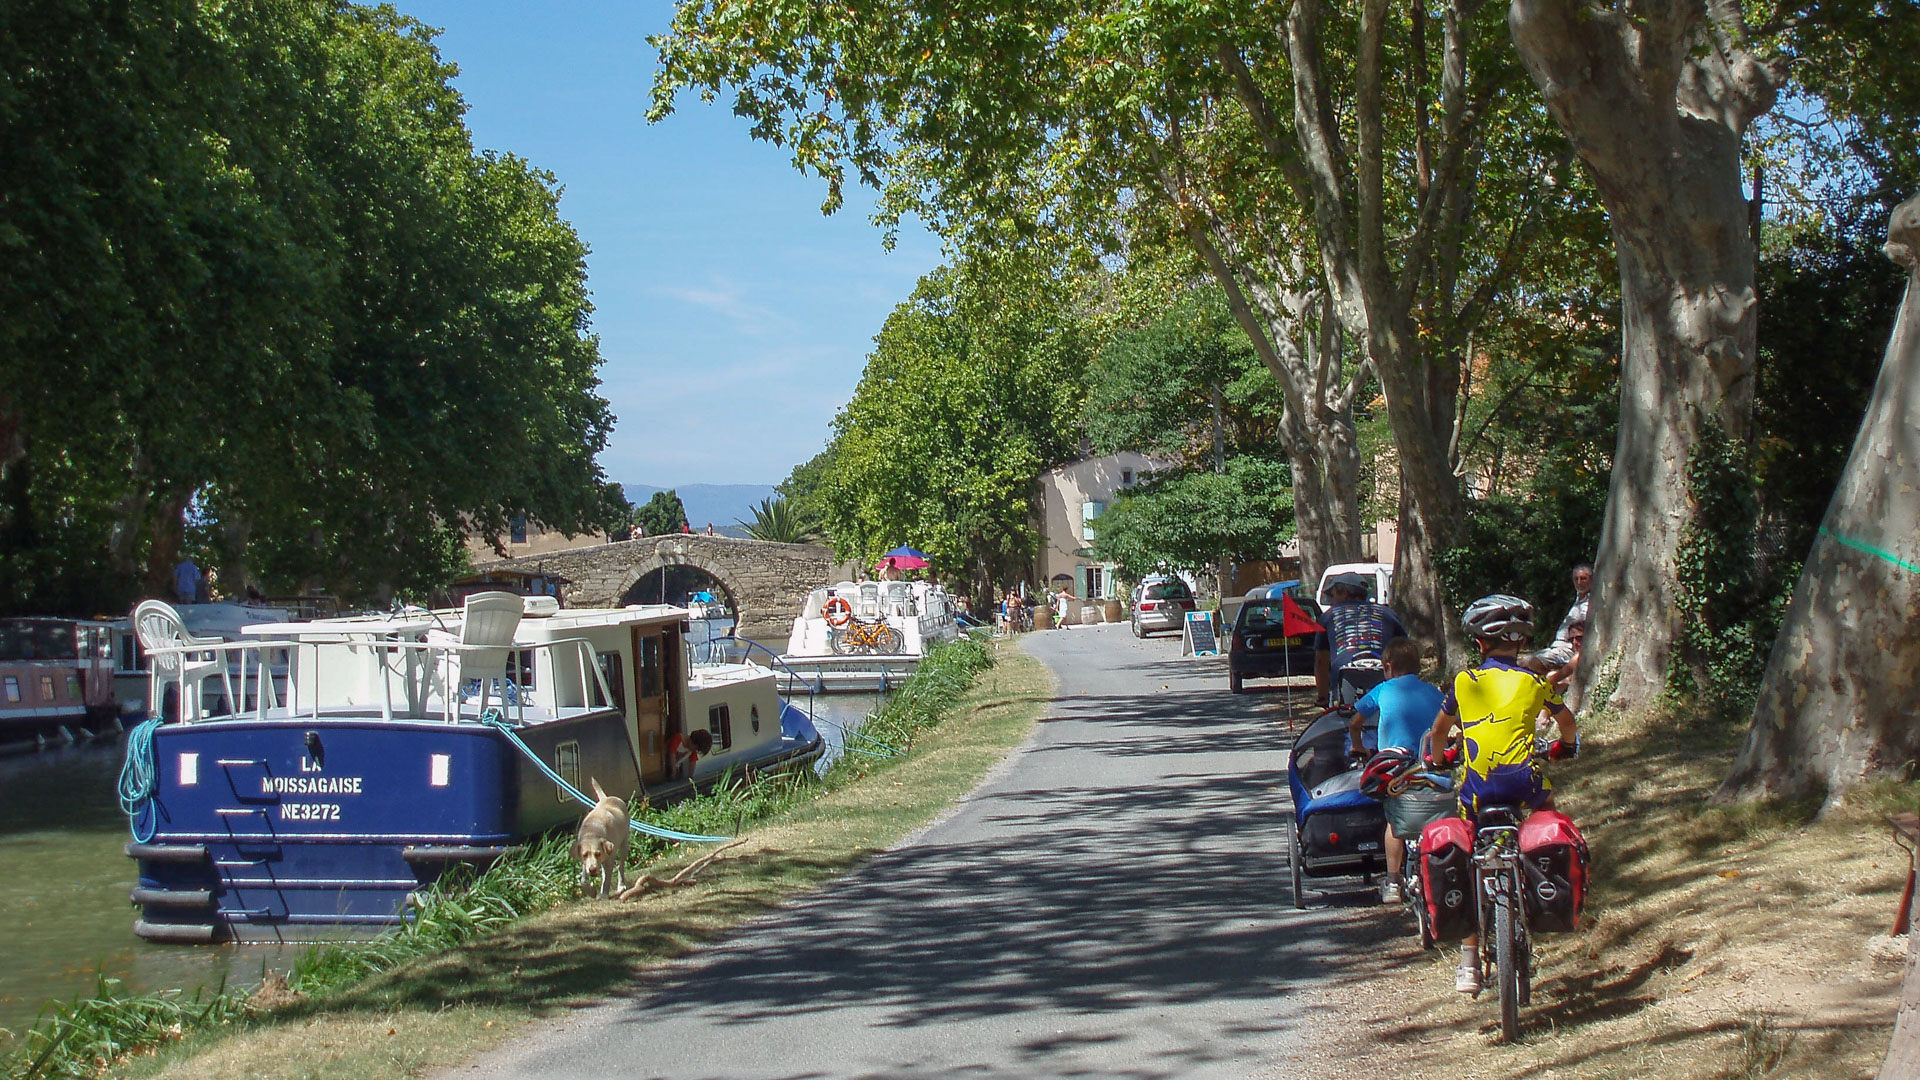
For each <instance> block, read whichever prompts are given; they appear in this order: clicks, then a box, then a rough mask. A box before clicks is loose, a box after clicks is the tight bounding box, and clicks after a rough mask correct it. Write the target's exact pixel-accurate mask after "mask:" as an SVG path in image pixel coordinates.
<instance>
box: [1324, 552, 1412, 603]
mask: <svg viewBox="0 0 1920 1080" xmlns="http://www.w3.org/2000/svg"><path fill="white" fill-rule="evenodd" d="M1342 574H1354V575H1357V576H1359V577H1363V578H1366V579H1367V580H1368V582H1370V584H1369V585H1368V587H1367V599H1369V600H1372V601H1374V602H1375V603H1379V604H1387V605H1391V604H1392V603H1393V564H1392V563H1381V562H1350V563H1337V564H1335V565H1333V566H1329V567H1327V569H1326V572H1325V573H1323V574H1321V575H1320V588H1319V589H1317V590H1315V592H1314V594H1313V595H1314V598H1315V599H1316V600H1318V601H1319V602H1320V610H1322V611H1325V610H1326V609H1327V606H1328V605H1329V604H1331V603H1332V602H1333V599H1332V597H1330V596H1328V595H1327V587H1328V586H1329V585H1331V584H1332V583H1333V579H1334V578H1337V577H1339V576H1340V575H1342Z"/></svg>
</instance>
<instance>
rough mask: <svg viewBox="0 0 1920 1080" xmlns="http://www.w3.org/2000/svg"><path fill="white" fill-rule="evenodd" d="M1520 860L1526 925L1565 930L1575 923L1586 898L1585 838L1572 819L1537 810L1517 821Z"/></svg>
mask: <svg viewBox="0 0 1920 1080" xmlns="http://www.w3.org/2000/svg"><path fill="white" fill-rule="evenodd" d="M1520 863H1521V865H1522V866H1524V867H1525V868H1526V875H1527V892H1526V908H1527V926H1528V928H1529V929H1531V930H1533V931H1534V932H1536V933H1564V932H1566V931H1569V930H1572V929H1574V928H1576V927H1578V926H1579V925H1580V907H1581V905H1582V904H1583V903H1585V902H1586V898H1587V840H1586V837H1584V836H1581V835H1580V830H1579V829H1577V828H1575V827H1574V824H1573V821H1572V819H1571V818H1568V817H1567V815H1565V814H1562V813H1560V812H1559V811H1557V810H1536V811H1534V812H1533V813H1532V814H1530V815H1528V816H1527V820H1525V821H1523V822H1521V823H1520Z"/></svg>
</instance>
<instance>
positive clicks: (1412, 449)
mask: <svg viewBox="0 0 1920 1080" xmlns="http://www.w3.org/2000/svg"><path fill="white" fill-rule="evenodd" d="M657 44H658V45H659V46H660V48H661V55H662V65H661V69H660V75H659V77H658V80H657V82H656V85H655V104H654V110H653V113H654V115H655V116H659V115H661V114H663V113H665V112H666V111H668V110H670V109H671V108H672V106H673V103H674V101H675V99H676V97H677V96H679V95H680V94H681V93H682V92H683V91H694V92H698V93H700V94H702V95H705V96H709V97H713V96H718V95H719V94H721V93H723V92H725V93H730V94H731V95H732V103H733V107H734V109H735V110H736V111H737V112H739V113H741V114H742V115H745V116H747V117H748V118H749V119H750V120H751V121H752V122H753V125H754V127H753V130H754V134H755V135H756V136H757V137H760V138H764V139H770V140H774V141H778V142H781V143H783V144H785V145H787V146H789V147H790V148H791V150H792V153H793V157H794V162H795V164H796V165H797V166H798V167H800V168H801V169H803V170H806V171H809V172H813V173H817V174H819V175H820V176H822V177H824V178H825V180H826V182H827V186H828V197H827V204H826V205H827V208H829V209H831V208H833V207H835V206H837V205H838V204H839V201H840V197H841V189H842V186H843V185H844V183H845V181H846V178H847V176H848V175H849V174H851V175H853V176H854V177H855V178H857V179H858V180H860V181H862V182H866V183H870V184H872V185H874V186H876V187H879V188H881V189H882V190H883V192H884V196H883V207H884V211H885V214H899V213H905V212H909V211H912V212H918V213H922V214H924V215H926V216H928V217H929V218H930V219H931V220H933V221H934V222H935V223H936V224H937V225H939V226H940V227H942V228H945V229H948V230H950V231H965V230H968V229H970V228H974V227H977V226H979V225H981V224H984V226H985V228H987V229H988V230H990V231H992V232H994V233H997V234H1008V233H1011V234H1012V235H1014V236H1017V237H1023V238H1034V239H1036V240H1038V241H1048V240H1051V239H1052V238H1053V237H1055V236H1059V235H1069V236H1073V237H1077V238H1080V239H1082V240H1083V241H1085V242H1087V243H1090V244H1092V245H1093V246H1095V247H1104V249H1106V250H1117V249H1120V248H1122V247H1123V246H1124V242H1125V240H1126V237H1127V233H1128V229H1127V228H1122V227H1120V225H1121V223H1125V225H1127V226H1129V227H1131V228H1132V229H1134V230H1135V231H1136V232H1138V231H1142V230H1146V229H1148V228H1149V226H1147V225H1143V224H1142V222H1143V221H1144V222H1151V223H1153V225H1154V226H1157V227H1158V228H1159V229H1160V230H1161V231H1163V233H1164V234H1165V235H1168V236H1171V237H1175V238H1178V239H1179V240H1180V241H1182V242H1183V243H1184V244H1185V245H1187V246H1188V247H1189V248H1190V250H1191V251H1192V253H1193V255H1194V257H1195V258H1196V259H1197V260H1198V261H1199V262H1201V263H1202V264H1203V265H1204V266H1205V267H1206V269H1207V270H1208V272H1209V273H1210V274H1211V275H1212V277H1213V278H1214V280H1215V281H1216V283H1217V284H1218V285H1219V286H1220V288H1221V289H1222V290H1223V291H1224V292H1225V294H1226V297H1227V300H1228V304H1229V307H1230V310H1231V311H1232V312H1233V314H1234V317H1235V319H1236V321H1237V322H1238V323H1239V324H1240V325H1241V327H1242V328H1243V329H1244V330H1245V331H1246V333H1247V334H1248V336H1249V339H1250V340H1251V341H1252V343H1253V345H1254V347H1255V350H1256V352H1257V354H1258V355H1259V356H1260V358H1261V360H1262V362H1263V363H1266V364H1267V365H1268V366H1269V368H1270V369H1271V370H1272V372H1273V375H1274V378H1275V380H1276V382H1277V383H1278V385H1279V387H1280V389H1281V392H1282V394H1283V396H1284V399H1285V402H1286V415H1285V418H1284V422H1283V423H1282V425H1281V431H1282V434H1283V442H1284V443H1285V445H1286V453H1287V457H1288V461H1289V463H1290V465H1291V466H1292V469H1291V472H1292V475H1293V483H1294V500H1295V513H1296V515H1297V518H1298V520H1299V523H1300V529H1301V543H1302V546H1303V549H1304V550H1306V551H1308V552H1322V553H1325V554H1324V555H1321V556H1319V557H1321V558H1339V557H1351V556H1353V555H1355V554H1357V552H1358V546H1359V544H1358V514H1357V510H1356V509H1355V505H1356V504H1355V499H1354V491H1353V488H1352V486H1351V485H1350V484H1347V483H1345V482H1344V480H1345V478H1346V477H1347V476H1349V475H1351V474H1352V473H1353V471H1354V470H1353V468H1352V466H1351V463H1352V461H1353V459H1354V455H1355V454H1356V453H1357V449H1356V440H1355V438H1354V435H1353V427H1352V414H1351V404H1352V398H1353V395H1354V392H1355V388H1356V386H1357V384H1358V381H1359V379H1360V377H1361V375H1360V369H1361V368H1362V367H1363V366H1364V365H1369V364H1370V365H1371V366H1372V367H1373V369H1374V370H1375V371H1377V372H1378V374H1379V380H1380V383H1381V385H1382V387H1383V388H1384V390H1385V395H1386V399H1387V411H1388V413H1389V414H1390V416H1391V419H1392V422H1393V431H1394V437H1395V440H1396V443H1397V444H1398V447H1399V450H1400V453H1399V462H1400V468H1401V477H1402V481H1403V485H1404V487H1403V492H1404V495H1405V497H1404V498H1403V499H1402V500H1401V512H1402V519H1403V530H1402V540H1403V543H1402V545H1401V549H1400V550H1401V553H1402V554H1401V559H1402V561H1403V564H1404V565H1403V580H1404V581H1406V582H1407V586H1408V590H1409V592H1410V595H1411V597H1412V599H1413V603H1414V607H1415V612H1414V614H1417V615H1420V616H1423V618H1421V619H1419V620H1417V621H1419V622H1422V623H1424V625H1425V626H1426V627H1427V628H1428V629H1430V630H1431V629H1433V628H1434V627H1435V626H1436V620H1437V618H1438V615H1439V609H1440V606H1439V602H1438V589H1437V585H1436V583H1435V581H1434V578H1433V574H1432V562H1433V555H1434V553H1435V552H1436V551H1438V550H1443V549H1444V548H1445V547H1447V546H1448V545H1449V544H1450V543H1451V542H1452V540H1453V538H1454V537H1455V535H1456V534H1457V531H1458V526H1459V522H1460V518H1461V513H1462V509H1463V499H1462V495H1461V490H1460V484H1459V481H1458V478H1457V475H1456V468H1455V466H1456V463H1455V462H1454V460H1453V459H1452V458H1451V456H1450V455H1449V452H1448V450H1449V445H1448V437H1449V434H1450V432H1451V430H1452V418H1453V414H1454V409H1455V406H1456V402H1455V395H1456V393H1457V391H1458V373H1459V370H1460V367H1461V365H1462V363H1463V361H1464V355H1465V350H1466V345H1467V339H1468V337H1469V335H1470V334H1471V332H1472V330H1473V328H1474V327H1476V326H1477V325H1479V324H1480V323H1481V322H1482V321H1484V320H1485V319H1487V318H1488V317H1489V316H1490V315H1491V314H1492V313H1494V312H1497V311H1498V310H1499V308H1500V306H1501V303H1502V302H1503V301H1507V302H1510V301H1512V300H1513V299H1515V296H1514V294H1513V293H1512V291H1511V290H1512V287H1513V285H1514V282H1515V280H1516V273H1517V271H1518V270H1519V268H1520V265H1521V263H1522V260H1523V259H1524V257H1525V254H1526V253H1527V251H1528V250H1529V249H1530V245H1531V244H1532V242H1533V241H1534V240H1535V239H1536V238H1537V237H1538V236H1539V235H1541V233H1542V232H1543V231H1546V232H1551V231H1552V230H1551V229H1546V230H1543V228H1542V224H1543V222H1547V221H1550V220H1552V219H1553V218H1554V217H1556V216H1558V215H1560V214H1562V213H1565V212H1567V211H1568V210H1569V209H1570V208H1571V207H1572V206H1574V205H1575V204H1577V202H1578V200H1577V199H1574V198H1570V192H1572V191H1573V190H1574V189H1576V188H1577V187H1578V186H1579V185H1578V183H1577V182H1576V181H1577V178H1575V177H1572V176H1569V175H1568V173H1569V170H1567V169H1566V168H1565V167H1564V166H1565V164H1566V160H1567V158H1566V150H1565V148H1564V145H1563V144H1562V143H1561V142H1560V140H1559V139H1558V136H1557V135H1556V134H1555V133H1554V132H1553V130H1552V128H1551V125H1550V124H1548V123H1547V121H1546V119H1545V117H1544V115H1543V114H1541V113H1540V112H1539V110H1538V109H1537V107H1536V106H1535V105H1534V104H1533V103H1532V102H1531V101H1530V100H1527V99H1523V98H1521V97H1517V96H1515V94H1514V91H1515V90H1516V89H1519V88H1523V87H1524V76H1523V75H1522V74H1521V72H1520V70H1519V68H1518V66H1517V64H1516V63H1515V62H1514V60H1513V58H1512V56H1511V50H1510V48H1508V47H1507V46H1506V43H1505V41H1504V35H1503V33H1502V32H1501V27H1500V26H1499V20H1498V15H1497V13H1492V12H1490V11H1489V10H1488V8H1487V7H1486V6H1485V5H1482V4H1478V3H1470V2H1465V0H1461V2H1451V3H1447V4H1442V5H1439V6H1438V8H1437V12H1432V11H1430V10H1429V9H1428V7H1427V6H1425V5H1416V6H1415V7H1413V8H1412V9H1411V10H1409V11H1408V12H1406V13H1404V14H1402V13H1400V12H1398V11H1397V10H1390V9H1389V7H1388V5H1386V4H1385V3H1384V2H1382V0H1365V2H1362V3H1355V4H1339V5H1331V4H1328V3H1326V2H1324V0H1306V2H1303V3H1288V4H1278V3H1264V2H1259V0H1222V2H1218V3H1186V4H1177V5H1175V4H1164V3H1154V2H1113V3H1104V4H1094V5H1084V4H1068V3H1058V2H1055V3H1042V4H1020V5H1013V4H994V3H988V4H979V5H969V6H967V7H965V8H958V9H949V8H944V7H943V8H940V9H938V10H927V9H924V8H922V7H919V6H914V5H907V4H901V3H895V2H892V0H862V2H855V3H851V4H835V5H813V4H808V3H805V2H803V0H749V2H745V3H736V2H728V3H718V2H709V3H688V4H683V5H682V6H681V7H680V9H679V11H678V13H677V14H676V17H675V21H674V24H673V29H672V31H671V32H670V33H669V34H667V35H665V36H663V37H661V38H659V39H657ZM1009 223H1011V225H1009ZM1316 481H1317V482H1316ZM1309 561H1313V560H1312V559H1311V558H1310V559H1309Z"/></svg>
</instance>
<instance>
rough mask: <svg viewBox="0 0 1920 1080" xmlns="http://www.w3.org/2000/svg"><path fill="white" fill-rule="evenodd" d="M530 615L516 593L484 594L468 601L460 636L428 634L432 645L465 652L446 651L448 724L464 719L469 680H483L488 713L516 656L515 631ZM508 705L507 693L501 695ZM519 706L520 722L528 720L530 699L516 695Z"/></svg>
mask: <svg viewBox="0 0 1920 1080" xmlns="http://www.w3.org/2000/svg"><path fill="white" fill-rule="evenodd" d="M525 613H526V600H525V598H524V597H521V596H519V595H518V594H516V593H509V592H483V593H474V594H473V595H472V596H469V597H467V602H466V607H465V609H464V610H463V611H462V613H461V616H460V633H458V634H457V635H456V634H450V633H447V632H445V631H440V630H434V631H430V632H428V634H427V644H429V645H441V646H446V645H461V646H464V648H458V649H446V650H445V651H444V652H443V653H442V654H441V655H442V657H443V659H442V661H441V663H442V670H443V671H445V673H446V687H447V721H448V722H449V723H451V722H453V721H454V720H455V719H457V718H458V717H459V715H460V688H461V687H463V686H465V685H466V683H467V680H468V679H479V680H480V712H481V713H483V714H484V713H485V712H486V711H487V698H488V696H489V695H490V694H491V693H492V692H493V684H494V683H495V682H496V681H502V682H504V681H505V680H506V678H507V661H508V659H509V658H510V657H512V655H513V649H512V648H511V647H510V646H512V644H513V635H514V631H516V630H518V629H519V628H520V617H521V616H522V615H524V614H525ZM474 646H499V647H498V648H475V647H474ZM500 696H501V701H502V703H503V704H504V703H505V700H506V696H507V695H506V692H505V690H504V689H503V690H502V691H501V695H500ZM514 704H515V706H516V707H517V708H518V709H519V711H520V715H519V718H520V719H523V720H524V719H525V718H526V695H525V694H518V695H515V700H514Z"/></svg>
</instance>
